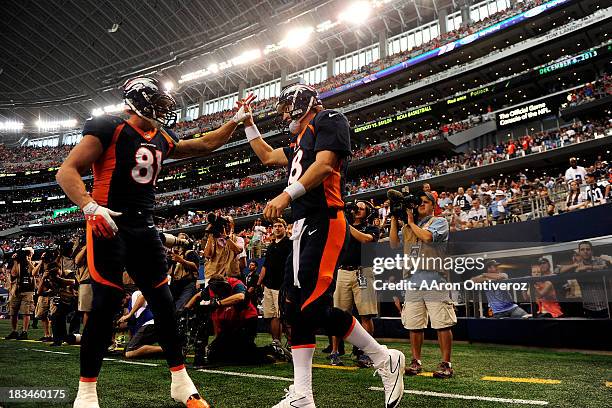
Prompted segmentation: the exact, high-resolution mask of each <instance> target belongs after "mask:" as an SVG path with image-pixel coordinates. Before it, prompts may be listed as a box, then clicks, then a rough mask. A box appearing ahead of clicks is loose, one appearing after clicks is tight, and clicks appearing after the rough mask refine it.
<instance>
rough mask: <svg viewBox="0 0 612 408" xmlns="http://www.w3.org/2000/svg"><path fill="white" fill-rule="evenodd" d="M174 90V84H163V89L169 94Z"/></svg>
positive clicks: (169, 82) (170, 82)
mask: <svg viewBox="0 0 612 408" xmlns="http://www.w3.org/2000/svg"><path fill="white" fill-rule="evenodd" d="M173 88H174V83H173V82H172V81H166V82H164V89H165V90H166V91H168V92H170V91H171V90H172V89H173Z"/></svg>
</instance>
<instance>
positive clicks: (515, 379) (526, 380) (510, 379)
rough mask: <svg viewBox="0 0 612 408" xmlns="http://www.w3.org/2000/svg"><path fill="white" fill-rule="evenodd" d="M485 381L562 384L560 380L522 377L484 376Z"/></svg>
mask: <svg viewBox="0 0 612 408" xmlns="http://www.w3.org/2000/svg"><path fill="white" fill-rule="evenodd" d="M481 380H484V381H501V382H513V383H533V384H561V381H560V380H548V379H545V378H520V377H492V376H484V377H482V378H481Z"/></svg>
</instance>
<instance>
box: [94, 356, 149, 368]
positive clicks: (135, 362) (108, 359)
mask: <svg viewBox="0 0 612 408" xmlns="http://www.w3.org/2000/svg"><path fill="white" fill-rule="evenodd" d="M103 360H104V361H114V362H116V363H123V364H134V365H142V366H147V367H158V366H159V364H155V363H141V362H139V361H128V360H118V359H116V358H104V359H103Z"/></svg>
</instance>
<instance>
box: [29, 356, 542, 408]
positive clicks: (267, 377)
mask: <svg viewBox="0 0 612 408" xmlns="http://www.w3.org/2000/svg"><path fill="white" fill-rule="evenodd" d="M24 350H31V351H39V352H41V353H53V354H70V353H66V352H64V351H49V350H38V349H24ZM104 361H115V362H117V363H124V364H135V365H143V366H149V367H157V366H158V364H154V363H141V362H138V361H127V360H118V359H115V358H106V357H105V358H104ZM196 371H199V372H201V373H209V374H222V375H229V376H234V377H246V378H259V379H263V380H279V381H287V382H293V378H287V377H277V376H273V375H262V374H251V373H238V372H235V371H223V370H208V369H203V368H202V369H199V370H196ZM369 389H370V390H372V391H384V389H383V388H381V387H370V388H369ZM404 393H406V394H414V395H425V396H428V397H439V398H456V399H465V400H477V401H491V402H505V403H507V404H527V405H548V401H540V400H524V399H512V398H497V397H482V396H479V395H463V394H448V393H442V392H432V391H417V390H405V391H404Z"/></svg>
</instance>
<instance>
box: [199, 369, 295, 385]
mask: <svg viewBox="0 0 612 408" xmlns="http://www.w3.org/2000/svg"><path fill="white" fill-rule="evenodd" d="M196 371H199V372H202V373H210V374H224V375H232V376H235V377H247V378H260V379H263V380H280V381H288V382H293V378H287V377H276V376H273V375H262V374H251V373H238V372H235V371H222V370H207V369H205V368H201V369H199V370H196Z"/></svg>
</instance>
